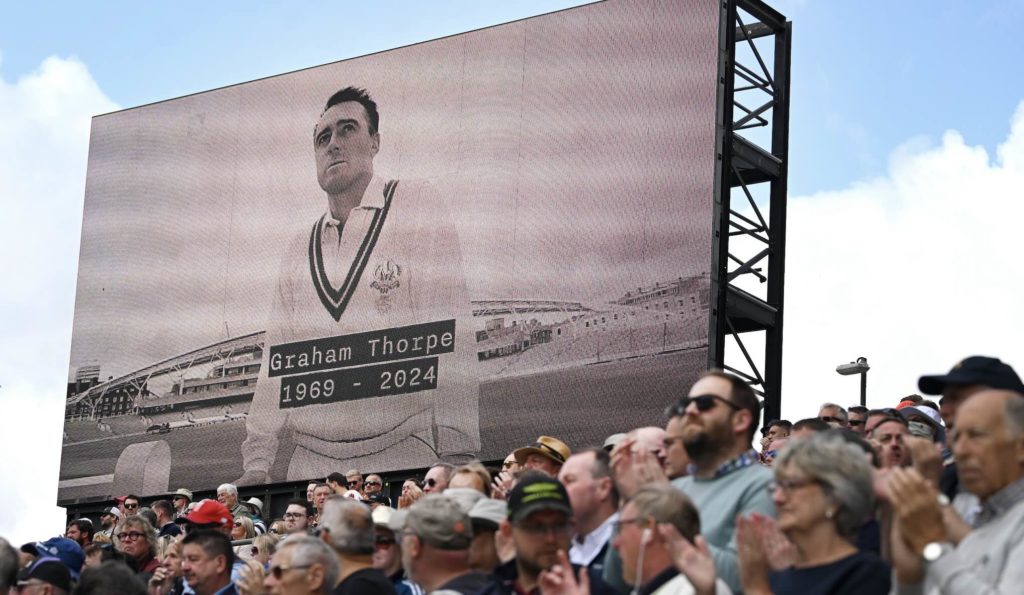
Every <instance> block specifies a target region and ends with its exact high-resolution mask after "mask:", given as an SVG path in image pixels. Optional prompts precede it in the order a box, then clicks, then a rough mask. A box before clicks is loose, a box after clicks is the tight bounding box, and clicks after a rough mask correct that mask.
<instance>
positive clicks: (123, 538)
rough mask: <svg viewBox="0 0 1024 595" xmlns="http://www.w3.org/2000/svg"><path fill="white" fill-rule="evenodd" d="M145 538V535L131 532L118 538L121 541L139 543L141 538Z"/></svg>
mask: <svg viewBox="0 0 1024 595" xmlns="http://www.w3.org/2000/svg"><path fill="white" fill-rule="evenodd" d="M145 536H146V534H145V533H139V532H138V531H129V532H128V533H121V534H120V535H118V536H117V538H118V539H120V540H121V541H138V540H139V539H140V538H142V537H145Z"/></svg>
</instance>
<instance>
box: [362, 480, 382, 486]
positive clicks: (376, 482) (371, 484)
mask: <svg viewBox="0 0 1024 595" xmlns="http://www.w3.org/2000/svg"><path fill="white" fill-rule="evenodd" d="M365 485H368V486H379V485H381V483H380V482H379V481H368V482H366V484H365Z"/></svg>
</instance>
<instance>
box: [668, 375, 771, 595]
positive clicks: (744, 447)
mask: <svg viewBox="0 0 1024 595" xmlns="http://www.w3.org/2000/svg"><path fill="white" fill-rule="evenodd" d="M672 413H673V414H676V415H682V416H683V424H682V425H683V427H682V437H683V446H684V447H685V448H686V452H687V454H689V455H690V460H691V461H692V466H691V471H692V474H691V475H689V476H687V477H683V478H680V479H676V480H674V481H673V482H672V485H674V486H676V487H677V488H679V489H680V490H682V491H683V493H685V494H686V495H687V496H689V497H690V500H691V501H693V504H694V505H695V506H696V507H697V510H699V511H700V521H701V528H702V533H703V535H704V537H705V538H706V539H707V542H708V545H709V547H710V550H711V555H712V558H714V561H715V569H716V571H717V572H718V576H719V577H720V578H721V579H722V580H724V581H725V582H726V583H727V584H728V585H729V587H730V588H731V589H732V590H733V591H734V592H740V591H742V589H741V587H740V575H739V562H738V558H737V554H736V535H735V525H736V517H737V516H740V515H743V516H747V515H749V514H750V513H754V512H756V513H759V514H762V515H765V516H772V517H774V516H775V505H774V504H773V503H772V500H771V495H770V493H769V492H768V490H767V489H766V486H767V485H768V483H770V482H771V480H772V472H771V470H769V469H768V468H767V467H764V466H763V465H761V464H760V459H759V457H758V455H757V452H756V451H755V450H754V449H753V448H751V445H752V443H753V440H754V434H755V433H756V432H757V427H758V423H759V421H760V403H759V402H758V400H757V396H756V395H755V394H754V391H753V389H752V388H751V387H750V385H749V384H747V383H746V382H744V381H743V380H742V379H741V378H739V377H737V376H733V375H732V374H728V373H726V372H722V371H720V370H711V371H709V372H706V373H704V375H703V376H701V378H700V379H699V380H698V381H697V382H696V383H694V385H693V387H692V388H691V389H690V393H689V396H687V397H685V398H684V399H681V400H680V401H679V403H677V404H676V405H675V406H674V407H673V408H672Z"/></svg>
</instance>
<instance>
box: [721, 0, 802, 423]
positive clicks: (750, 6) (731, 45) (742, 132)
mask: <svg viewBox="0 0 1024 595" xmlns="http://www.w3.org/2000/svg"><path fill="white" fill-rule="evenodd" d="M720 6H721V18H720V21H719V22H720V25H719V26H720V30H719V48H718V50H719V51H718V55H719V58H718V72H719V78H718V106H717V108H718V109H717V121H716V137H715V143H716V146H715V149H716V161H715V196H714V199H715V202H714V224H713V234H714V235H713V244H712V256H711V295H712V303H711V312H710V322H709V325H710V326H709V333H708V343H709V345H708V363H709V365H710V366H712V367H716V368H722V369H725V370H727V371H729V372H732V373H734V374H737V375H739V376H741V377H743V378H745V379H746V380H747V381H749V382H750V383H751V384H752V385H753V386H754V389H755V390H756V391H757V392H758V394H760V395H761V396H762V397H763V398H764V419H765V420H769V419H775V418H778V417H779V416H780V412H781V387H782V319H783V286H784V273H785V257H786V250H785V248H786V180H787V171H788V162H789V159H788V158H789V65H790V48H791V36H792V24H791V23H790V22H789V21H787V20H786V18H785V17H784V16H783V15H782V14H780V13H779V12H777V11H775V10H774V9H772V8H771V7H769V6H768V5H766V4H764V3H763V2H760V1H759V0H721V5H720ZM765 211H767V218H766V217H765V215H764V213H765ZM752 286H753V287H752ZM762 337H763V339H762ZM762 340H763V345H762V344H759V343H758V342H760V341H762Z"/></svg>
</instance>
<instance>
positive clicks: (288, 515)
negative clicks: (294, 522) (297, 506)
mask: <svg viewBox="0 0 1024 595" xmlns="http://www.w3.org/2000/svg"><path fill="white" fill-rule="evenodd" d="M307 516H309V515H308V514H306V513H304V512H286V513H284V518H286V519H301V518H303V517H307Z"/></svg>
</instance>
